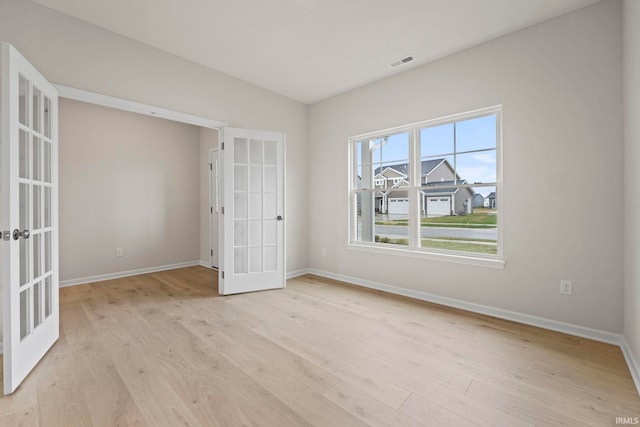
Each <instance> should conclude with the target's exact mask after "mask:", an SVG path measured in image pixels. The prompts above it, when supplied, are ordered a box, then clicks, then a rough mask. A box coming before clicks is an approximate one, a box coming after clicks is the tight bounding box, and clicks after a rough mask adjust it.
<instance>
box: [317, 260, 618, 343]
mask: <svg viewBox="0 0 640 427" xmlns="http://www.w3.org/2000/svg"><path fill="white" fill-rule="evenodd" d="M307 272H308V273H310V274H315V275H317V276H321V277H326V278H328V279H334V280H340V281H343V282H347V283H352V284H354V285H358V286H363V287H365V288H370V289H376V290H379V291H384V292H389V293H392V294H396V295H402V296H406V297H410V298H415V299H418V300H422V301H428V302H432V303H436V304H440V305H445V306H448V307H453V308H459V309H462V310H466V311H471V312H474V313H479V314H486V315H488V316H492V317H497V318H500V319H505V320H511V321H514V322H518V323H523V324H525V325H531V326H537V327H539V328H543V329H550V330H552V331H557V332H564V333H566V334H570V335H575V336H578V337H582V338H588V339H592V340H595V341H600V342H604V343H607V344H614V345H620V344H621V343H622V335H621V334H614V333H612V332H606V331H601V330H599V329H592V328H587V327H584V326H579V325H574V324H571V323H565V322H559V321H557V320H551V319H545V318H543V317H538V316H532V315H529V314H523V313H518V312H515V311H510V310H504V309H501V308H496V307H491V306H488V305H482V304H476V303H472V302H468V301H463V300H459V299H455V298H448V297H443V296H439V295H434V294H430V293H427V292H422V291H416V290H412V289H405V288H400V287H398V286H394V285H387V284H385V283H379V282H374V281H371V280H364V279H360V278H357V277H352V276H345V275H342V274H336V273H331V272H328V271H323V270H317V269H315V268H310V269H308V270H307Z"/></svg>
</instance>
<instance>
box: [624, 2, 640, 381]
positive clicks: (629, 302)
mask: <svg viewBox="0 0 640 427" xmlns="http://www.w3.org/2000/svg"><path fill="white" fill-rule="evenodd" d="M623 8H624V15H623V16H624V18H623V25H624V158H625V165H624V166H625V168H624V171H625V176H624V179H625V194H624V196H625V200H624V213H625V221H624V227H625V241H624V243H625V244H624V261H625V270H624V271H625V289H624V302H625V304H624V335H625V337H626V338H627V341H628V343H629V350H631V353H632V354H633V357H634V358H635V364H636V370H637V369H640V262H639V261H638V260H639V259H640V2H638V1H636V0H625V2H624V6H623ZM636 373H638V372H637V371H636ZM636 384H637V385H638V386H639V387H640V384H638V383H636Z"/></svg>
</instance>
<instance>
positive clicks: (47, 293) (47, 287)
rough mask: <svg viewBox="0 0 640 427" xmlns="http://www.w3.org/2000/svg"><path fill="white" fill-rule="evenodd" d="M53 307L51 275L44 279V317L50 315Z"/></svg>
mask: <svg viewBox="0 0 640 427" xmlns="http://www.w3.org/2000/svg"><path fill="white" fill-rule="evenodd" d="M52 308H53V294H52V292H51V276H48V277H47V278H46V279H44V317H45V319H46V318H47V317H49V316H50V315H51V312H52Z"/></svg>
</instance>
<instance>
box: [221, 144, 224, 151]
mask: <svg viewBox="0 0 640 427" xmlns="http://www.w3.org/2000/svg"><path fill="white" fill-rule="evenodd" d="M221 149H222V150H224V142H223V143H222V148H221Z"/></svg>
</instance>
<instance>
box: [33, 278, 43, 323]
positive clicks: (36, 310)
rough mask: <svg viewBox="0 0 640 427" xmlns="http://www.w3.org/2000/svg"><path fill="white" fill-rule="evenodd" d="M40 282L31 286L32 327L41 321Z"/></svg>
mask: <svg viewBox="0 0 640 427" xmlns="http://www.w3.org/2000/svg"><path fill="white" fill-rule="evenodd" d="M41 304H42V282H38V283H36V284H35V285H34V286H33V327H34V328H37V327H38V325H40V323H42V305H41Z"/></svg>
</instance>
